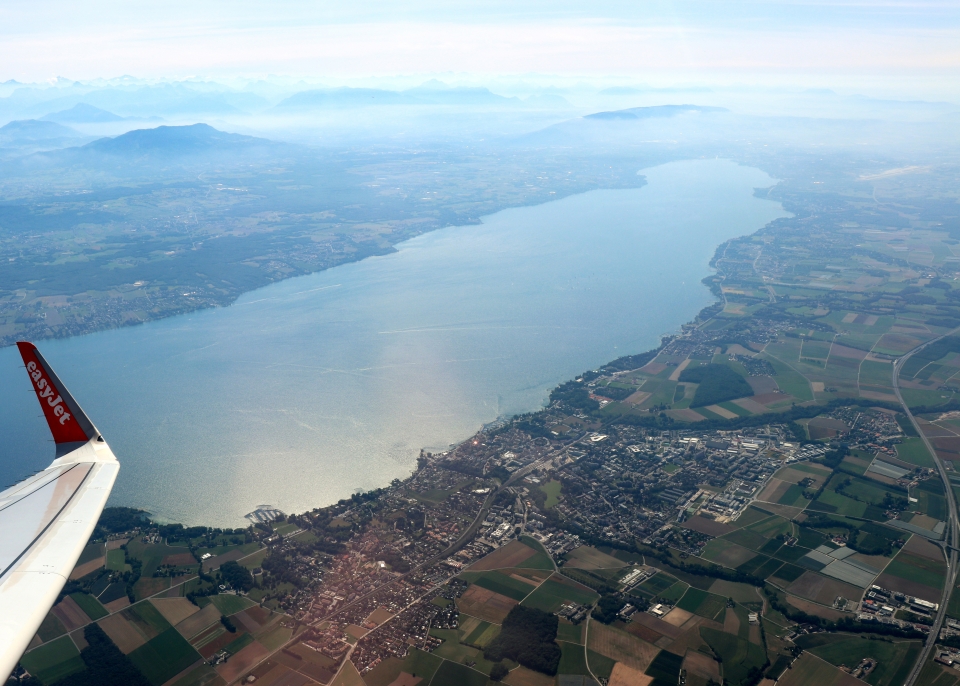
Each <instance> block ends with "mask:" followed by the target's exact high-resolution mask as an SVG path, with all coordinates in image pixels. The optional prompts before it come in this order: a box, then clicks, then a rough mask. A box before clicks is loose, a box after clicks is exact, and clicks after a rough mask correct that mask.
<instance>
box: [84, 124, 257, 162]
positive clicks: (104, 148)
mask: <svg viewBox="0 0 960 686" xmlns="http://www.w3.org/2000/svg"><path fill="white" fill-rule="evenodd" d="M271 143H272V142H271V141H268V140H266V139H265V138H254V137H253V136H243V135H241V134H238V133H226V132H224V131H218V130H217V129H215V128H213V127H212V126H210V125H209V124H191V125H189V126H158V127H157V128H155V129H136V130H134V131H128V132H127V133H125V134H122V135H120V136H117V137H116V138H100V139H98V140H95V141H93V142H92V143H88V144H87V145H85V146H83V147H82V148H80V150H83V151H91V152H99V153H105V154H108V155H128V156H129V155H143V154H155V155H168V156H171V155H191V154H194V153H199V152H208V151H210V150H235V149H239V148H245V147H251V146H254V145H266V144H271Z"/></svg>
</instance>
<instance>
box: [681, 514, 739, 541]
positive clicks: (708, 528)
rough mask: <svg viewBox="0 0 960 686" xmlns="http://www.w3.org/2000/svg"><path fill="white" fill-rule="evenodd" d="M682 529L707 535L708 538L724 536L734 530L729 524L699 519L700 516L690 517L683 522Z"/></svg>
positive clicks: (703, 518)
mask: <svg viewBox="0 0 960 686" xmlns="http://www.w3.org/2000/svg"><path fill="white" fill-rule="evenodd" d="M683 527H684V528H685V529H691V530H693V531H699V532H700V533H702V534H707V535H708V536H723V535H724V534H728V533H730V532H731V531H734V528H733V527H732V526H730V525H729V524H721V523H720V522H718V521H715V520H713V519H707V518H706V517H701V516H700V515H697V516H696V517H691V518H690V519H688V520H687V521H685V522H684V523H683Z"/></svg>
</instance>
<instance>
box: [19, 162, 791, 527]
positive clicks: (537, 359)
mask: <svg viewBox="0 0 960 686" xmlns="http://www.w3.org/2000/svg"><path fill="white" fill-rule="evenodd" d="M638 173H642V174H643V175H644V176H645V177H646V179H647V184H646V185H645V186H643V187H642V188H638V189H632V190H599V191H591V192H588V193H584V194H580V195H576V196H572V197H568V198H564V199H561V200H557V201H555V202H551V203H547V204H544V205H539V206H533V207H523V208H517V209H510V210H505V211H502V212H498V213H497V214H494V215H491V216H488V217H485V218H484V219H483V221H482V223H481V224H479V225H471V226H461V227H451V228H447V229H443V230H440V231H435V232H432V233H428V234H425V235H422V236H419V237H417V238H414V239H412V240H409V241H406V242H405V243H402V244H400V245H398V246H397V252H395V253H392V254H389V255H385V256H381V257H373V258H368V259H365V260H363V261H361V262H356V263H353V264H347V265H343V266H340V267H336V268H334V269H330V270H327V271H324V272H319V273H317V274H312V275H309V276H305V277H300V278H296V279H290V280H287V281H283V282H281V283H277V284H274V285H271V286H268V287H266V288H263V289H260V290H257V291H253V292H250V293H247V294H245V295H244V296H242V297H241V298H240V299H239V300H238V301H237V302H236V303H235V304H233V305H231V306H229V307H226V308H220V309H213V310H205V311H201V312H197V313H193V314H189V315H183V316H179V317H173V318H170V319H165V320H161V321H157V322H151V323H148V324H145V325H142V326H137V327H130V328H125V329H117V330H112V331H105V332H101V333H97V334H91V335H87V336H81V337H76V338H69V339H62V340H52V341H41V342H39V346H40V348H41V350H42V351H43V353H44V355H46V356H47V358H48V359H49V360H50V362H51V364H53V366H54V368H55V369H56V370H57V372H58V374H59V375H60V376H61V378H62V379H63V381H64V382H65V383H66V384H67V385H68V387H69V388H70V390H71V392H72V393H73V394H74V396H75V397H76V398H77V399H78V400H79V402H80V403H81V404H82V405H83V407H84V409H85V410H86V412H87V414H88V415H90V417H91V418H92V419H93V421H94V422H95V423H96V424H97V426H98V427H99V429H100V430H101V431H102V432H103V434H104V436H105V437H106V439H107V441H108V442H109V443H110V444H111V446H112V447H113V450H114V452H115V453H116V454H117V456H118V458H119V459H120V460H121V463H122V467H121V470H120V476H119V479H118V481H117V484H116V486H115V488H114V491H113V495H112V496H111V500H110V503H111V504H113V505H130V506H136V507H142V508H144V509H146V510H149V511H150V512H152V513H154V514H155V515H157V516H159V517H161V518H163V519H166V520H169V521H178V522H183V523H185V524H207V525H211V526H243V525H245V524H246V523H247V522H246V520H244V519H243V515H244V514H245V513H247V512H250V511H251V510H253V509H254V508H255V507H256V506H257V505H260V504H271V505H274V506H277V507H279V508H280V509H282V510H284V511H286V512H302V511H304V510H307V509H312V508H314V507H318V506H322V505H326V504H329V503H331V502H334V501H336V500H338V499H340V498H343V497H348V496H349V495H351V494H352V493H354V492H356V491H357V490H368V489H372V488H377V487H380V486H384V485H386V484H388V483H389V482H390V481H391V480H392V479H395V478H404V477H406V476H407V475H409V474H410V473H411V471H412V470H413V469H414V468H415V465H416V458H417V456H418V454H419V451H420V449H421V448H427V449H433V450H437V449H445V448H446V447H448V446H449V445H450V444H452V443H455V442H458V441H461V440H464V439H465V438H467V437H469V436H470V435H472V434H473V433H474V432H475V431H477V430H478V429H479V428H480V427H481V426H482V425H483V424H484V423H487V422H490V421H492V420H494V419H496V418H497V417H499V416H506V415H511V414H515V413H520V412H528V411H531V410H535V409H537V408H539V407H541V406H542V405H543V403H544V401H545V400H546V398H547V395H548V393H549V390H550V389H551V388H552V387H554V386H555V385H556V384H558V383H560V382H562V381H564V380H567V379H569V378H571V377H573V376H575V375H576V374H578V373H580V372H583V371H585V370H587V369H590V368H595V367H596V366H598V365H600V364H602V363H604V362H607V361H609V360H612V359H614V358H617V357H620V356H622V355H627V354H632V353H637V352H641V351H643V350H647V349H649V348H651V347H655V346H656V345H657V344H658V341H659V338H660V336H661V335H662V334H664V333H667V332H670V331H675V330H677V329H678V328H679V326H680V325H681V324H683V323H685V322H687V321H689V320H690V319H691V318H692V317H693V316H694V315H695V314H696V313H697V312H698V311H699V310H700V309H701V308H702V307H704V306H706V305H708V304H710V303H711V302H713V296H712V295H711V294H710V292H709V291H708V289H707V288H706V287H705V286H704V285H703V284H702V283H701V279H702V278H703V277H705V276H707V275H708V274H709V273H710V269H709V266H708V263H709V260H710V258H711V257H712V256H713V254H714V251H715V250H716V247H717V246H718V245H720V244H721V243H723V242H724V241H726V240H728V239H730V238H733V237H736V236H740V235H744V234H748V233H752V232H753V231H756V230H757V229H759V228H761V227H762V226H764V225H765V224H767V223H768V222H769V221H771V220H773V219H775V218H777V217H782V216H786V213H785V212H784V211H783V209H782V208H781V206H780V205H779V204H778V203H775V202H771V201H768V200H761V199H758V198H756V197H755V196H754V194H753V191H754V189H755V188H758V187H768V186H770V185H772V184H773V183H774V180H773V179H771V178H770V177H769V176H767V175H766V174H765V173H763V172H761V171H759V170H757V169H753V168H748V167H743V166H738V165H736V164H734V163H733V162H730V161H726V160H692V161H684V162H674V163H670V164H665V165H661V166H658V167H654V168H650V169H645V170H642V171H641V172H638ZM19 364H20V361H19V357H18V355H17V353H16V349H15V348H6V349H3V350H0V388H2V389H4V392H3V394H2V398H0V430H2V432H3V435H4V436H5V447H4V449H3V451H2V452H3V454H4V456H5V457H4V459H3V460H2V464H0V478H3V479H5V482H4V483H7V484H9V483H13V482H14V481H16V480H17V479H18V478H21V477H22V476H24V475H26V474H28V473H30V472H33V471H35V470H37V469H42V468H43V467H45V466H46V464H47V463H48V462H49V460H50V459H51V458H52V453H53V447H52V443H50V442H49V435H48V433H47V429H46V426H45V425H44V423H43V420H42V418H41V417H40V413H39V408H38V407H37V403H36V399H35V398H32V397H31V390H30V386H29V384H28V382H27V378H26V375H25V374H24V372H23V369H22V367H20V366H19ZM8 391H9V392H8Z"/></svg>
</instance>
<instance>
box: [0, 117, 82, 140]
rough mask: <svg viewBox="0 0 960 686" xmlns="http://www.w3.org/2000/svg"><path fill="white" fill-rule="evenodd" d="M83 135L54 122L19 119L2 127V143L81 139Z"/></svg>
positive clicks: (0, 135) (0, 138)
mask: <svg viewBox="0 0 960 686" xmlns="http://www.w3.org/2000/svg"><path fill="white" fill-rule="evenodd" d="M80 137H82V134H80V133H79V132H78V131H74V130H73V129H71V128H70V127H68V126H61V125H60V124H56V123H54V122H52V121H37V120H36V119H19V120H17V121H12V122H10V123H9V124H6V125H4V126H0V143H5V144H9V143H26V142H37V141H50V140H55V139H62V138H80Z"/></svg>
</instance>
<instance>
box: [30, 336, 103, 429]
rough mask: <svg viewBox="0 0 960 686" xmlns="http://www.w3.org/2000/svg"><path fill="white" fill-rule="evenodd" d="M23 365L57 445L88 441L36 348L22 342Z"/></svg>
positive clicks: (31, 344)
mask: <svg viewBox="0 0 960 686" xmlns="http://www.w3.org/2000/svg"><path fill="white" fill-rule="evenodd" d="M17 347H18V348H19V349H20V356H21V357H22V358H23V364H24V365H26V367H27V374H29V375H30V382H31V383H32V384H33V390H34V392H35V393H36V394H37V400H39V401H40V407H41V408H43V416H44V417H46V419H47V426H49V427H50V433H52V434H53V440H54V442H55V443H75V442H77V441H88V440H90V437H89V436H87V435H86V433H84V431H83V429H81V428H80V424H78V423H77V420H76V418H75V417H74V416H73V414H72V412H71V410H70V408H69V407H67V405H66V403H65V402H64V401H63V394H62V393H61V389H59V388H57V387H56V385H55V384H54V383H53V381H52V379H51V378H50V374H49V373H48V371H47V369H46V368H45V367H44V366H43V364H42V363H41V362H40V360H39V358H38V357H37V355H36V349H37V348H36V346H35V345H33V343H27V342H25V341H21V342H19V343H17Z"/></svg>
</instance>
